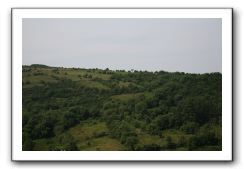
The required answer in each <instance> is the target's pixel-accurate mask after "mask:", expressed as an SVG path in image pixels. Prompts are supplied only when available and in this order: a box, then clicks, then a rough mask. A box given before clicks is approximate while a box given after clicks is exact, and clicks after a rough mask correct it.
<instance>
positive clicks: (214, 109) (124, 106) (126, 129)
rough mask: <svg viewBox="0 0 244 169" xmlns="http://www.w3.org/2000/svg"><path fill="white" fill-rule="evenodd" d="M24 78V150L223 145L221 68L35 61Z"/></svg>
mask: <svg viewBox="0 0 244 169" xmlns="http://www.w3.org/2000/svg"><path fill="white" fill-rule="evenodd" d="M22 83H23V111H22V112H23V116H22V117H23V118H22V119H23V120H22V125H23V150H56V151H57V150H60V151H76V150H138V151H149V150H151V151H158V150H178V151H180V150H182V151H183V150H221V149H222V148H221V147H222V140H221V137H222V134H221V122H222V121H221V119H222V106H221V105H222V75H221V74H220V73H210V74H208V73H206V74H189V73H181V72H175V73H169V72H165V71H159V72H147V71H135V70H133V71H124V70H117V71H112V70H109V69H105V70H100V69H78V68H56V67H48V66H45V65H37V64H36V65H32V66H23V82H22ZM96 126H100V127H97V128H95V127H96ZM101 126H102V127H101ZM106 142H108V143H110V145H111V146H110V147H109V146H107V145H105V144H106ZM112 145H114V147H112Z"/></svg>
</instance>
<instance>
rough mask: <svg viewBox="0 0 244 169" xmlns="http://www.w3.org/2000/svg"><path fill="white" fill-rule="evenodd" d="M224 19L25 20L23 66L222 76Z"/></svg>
mask: <svg viewBox="0 0 244 169" xmlns="http://www.w3.org/2000/svg"><path fill="white" fill-rule="evenodd" d="M221 34H222V22H221V19H218V18H216V19H214V18H211V19H207V18H206V19H200V18H199V19H190V18H189V19H180V18H179V19H136V18H135V19H41V18H40V19H31V18H29V19H27V18H26V19H23V64H24V65H30V64H46V65H50V66H63V67H82V68H102V69H104V68H107V67H108V68H109V69H126V70H130V69H136V70H149V71H156V70H165V71H170V72H174V71H180V72H190V73H205V72H222V71H221V69H222V35H221Z"/></svg>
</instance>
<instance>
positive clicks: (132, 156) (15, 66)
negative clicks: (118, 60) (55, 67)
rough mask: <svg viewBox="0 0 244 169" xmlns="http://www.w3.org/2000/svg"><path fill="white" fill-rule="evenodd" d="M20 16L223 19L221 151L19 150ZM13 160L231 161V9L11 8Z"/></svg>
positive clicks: (20, 113) (20, 147) (20, 116)
mask: <svg viewBox="0 0 244 169" xmlns="http://www.w3.org/2000/svg"><path fill="white" fill-rule="evenodd" d="M23 18H222V151H22V19H23ZM12 160H13V161H232V9H231V8H227V9H182V8H181V9H161V8H134V9H133V8H117V9H116V8H110V9H109V8H93V9H92V8H83V9H77V8H73V9H61V8H60V9H58V8H57V9H41V8H40V9H34V8H33V9H32V8H29V9H24V8H23V9H21V8H16V9H12Z"/></svg>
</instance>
